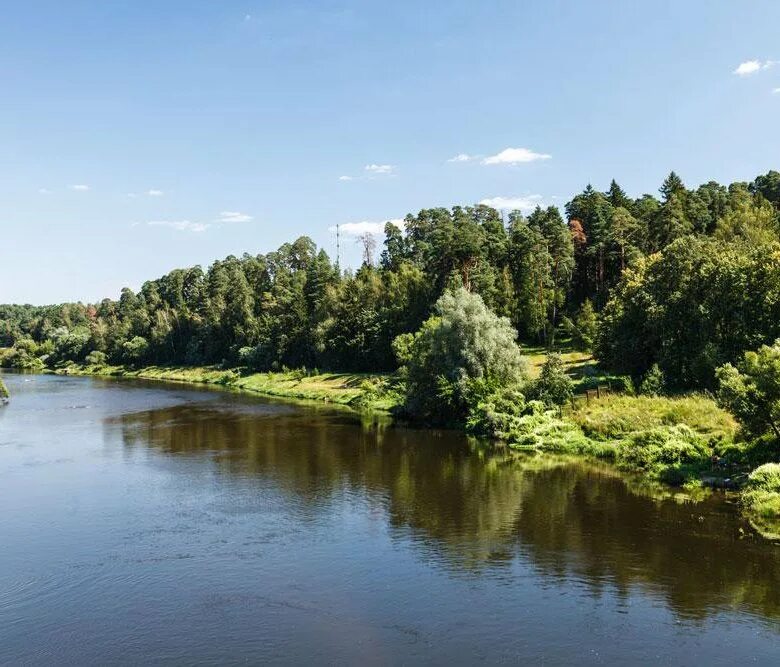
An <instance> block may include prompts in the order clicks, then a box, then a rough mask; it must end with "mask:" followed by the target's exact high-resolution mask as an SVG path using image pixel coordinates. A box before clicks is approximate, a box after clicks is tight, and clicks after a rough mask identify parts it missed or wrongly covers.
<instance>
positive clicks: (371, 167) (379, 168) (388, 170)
mask: <svg viewBox="0 0 780 667" xmlns="http://www.w3.org/2000/svg"><path fill="white" fill-rule="evenodd" d="M363 169H364V170H365V171H367V172H368V173H369V174H392V173H393V172H394V171H395V167H394V166H393V165H392V164H367V165H366V166H365V167H363Z"/></svg>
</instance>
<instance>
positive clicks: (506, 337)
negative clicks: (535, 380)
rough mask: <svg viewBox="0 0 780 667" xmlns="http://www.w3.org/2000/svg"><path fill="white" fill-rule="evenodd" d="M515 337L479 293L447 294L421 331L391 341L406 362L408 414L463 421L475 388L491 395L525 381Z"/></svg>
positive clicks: (459, 290) (523, 366)
mask: <svg viewBox="0 0 780 667" xmlns="http://www.w3.org/2000/svg"><path fill="white" fill-rule="evenodd" d="M516 336H517V334H516V331H515V330H514V328H513V327H512V325H511V324H510V323H509V320H507V319H506V318H502V317H498V316H497V315H495V314H494V313H492V312H491V311H490V310H489V309H488V308H487V306H486V305H485V303H484V302H483V301H482V298H481V297H480V296H479V295H477V294H472V293H471V292H468V291H467V290H465V289H463V288H459V289H457V290H455V291H448V292H445V293H444V294H443V295H442V296H441V298H440V299H439V300H438V301H437V302H436V305H435V307H434V315H433V316H431V317H430V318H429V319H428V320H426V321H425V322H424V323H423V325H422V327H421V328H420V330H419V331H417V333H415V334H414V335H413V336H411V337H409V335H403V336H399V337H398V338H396V340H395V343H394V349H395V351H396V354H397V355H398V358H399V360H400V361H402V362H403V363H404V369H403V375H404V376H405V378H406V385H407V390H406V400H405V407H406V410H407V411H408V412H409V414H411V415H412V416H414V417H416V418H420V419H425V420H428V421H430V422H436V423H463V422H465V421H466V418H467V415H468V410H469V402H470V401H473V400H474V395H475V392H476V391H477V387H478V391H479V392H486V391H493V390H498V389H500V388H502V387H508V386H512V385H513V384H517V383H519V382H520V381H521V380H522V379H524V378H525V374H526V372H525V360H524V359H523V357H522V355H521V354H520V348H519V347H518V346H517V344H516V342H515V339H516ZM475 382H476V383H477V384H475Z"/></svg>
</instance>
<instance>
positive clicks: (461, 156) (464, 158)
mask: <svg viewBox="0 0 780 667" xmlns="http://www.w3.org/2000/svg"><path fill="white" fill-rule="evenodd" d="M477 159H478V156H476V155H469V154H468V153H458V154H457V155H456V156H455V157H451V158H450V159H449V160H447V162H471V161H472V160H477Z"/></svg>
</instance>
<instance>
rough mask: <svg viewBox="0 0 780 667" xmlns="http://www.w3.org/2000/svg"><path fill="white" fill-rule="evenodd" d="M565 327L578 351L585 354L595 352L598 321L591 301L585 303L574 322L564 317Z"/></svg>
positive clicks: (586, 300)
mask: <svg viewBox="0 0 780 667" xmlns="http://www.w3.org/2000/svg"><path fill="white" fill-rule="evenodd" d="M563 326H564V328H565V329H566V331H567V333H568V334H569V336H571V340H572V343H573V344H574V347H575V348H576V349H578V350H582V351H585V352H592V351H593V343H594V341H595V340H596V330H597V328H598V319H597V317H596V311H595V310H594V309H593V303H592V302H591V300H590V299H585V301H583V303H582V305H581V306H580V307H579V309H578V310H577V313H576V315H575V316H574V319H573V320H572V319H569V318H568V317H564V318H563Z"/></svg>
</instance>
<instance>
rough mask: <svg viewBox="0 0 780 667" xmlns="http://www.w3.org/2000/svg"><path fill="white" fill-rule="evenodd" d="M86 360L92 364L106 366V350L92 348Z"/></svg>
mask: <svg viewBox="0 0 780 667" xmlns="http://www.w3.org/2000/svg"><path fill="white" fill-rule="evenodd" d="M84 361H85V362H86V363H87V364H89V365H90V366H105V365H106V362H107V361H108V357H107V356H106V353H105V352H101V351H100V350H92V352H90V353H89V354H88V355H87V357H86V359H84Z"/></svg>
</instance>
